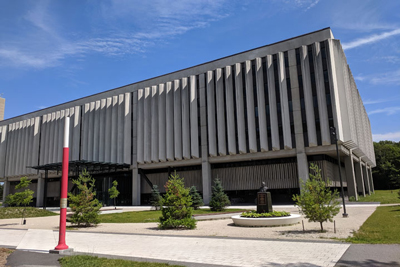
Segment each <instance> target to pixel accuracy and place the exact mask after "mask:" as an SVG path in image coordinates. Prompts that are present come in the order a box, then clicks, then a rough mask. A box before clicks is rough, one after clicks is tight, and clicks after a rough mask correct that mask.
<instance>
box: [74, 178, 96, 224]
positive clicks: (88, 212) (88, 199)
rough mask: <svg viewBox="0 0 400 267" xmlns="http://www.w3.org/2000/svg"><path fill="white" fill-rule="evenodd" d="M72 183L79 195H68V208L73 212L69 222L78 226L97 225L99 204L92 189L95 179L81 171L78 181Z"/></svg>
mask: <svg viewBox="0 0 400 267" xmlns="http://www.w3.org/2000/svg"><path fill="white" fill-rule="evenodd" d="M72 182H73V183H74V184H76V186H77V188H78V190H79V193H78V194H77V195H74V194H72V193H68V197H69V206H70V207H71V210H72V211H73V212H74V214H73V215H72V217H71V222H72V223H73V224H77V225H78V226H80V225H84V226H91V225H92V224H94V225H96V224H98V223H99V222H100V220H99V212H100V208H101V203H100V202H99V200H98V199H96V192H95V189H94V184H95V179H94V178H92V177H91V176H90V174H89V173H88V172H87V171H86V170H83V172H82V174H80V175H79V177H78V179H76V180H72Z"/></svg>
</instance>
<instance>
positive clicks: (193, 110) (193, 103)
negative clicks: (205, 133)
mask: <svg viewBox="0 0 400 267" xmlns="http://www.w3.org/2000/svg"><path fill="white" fill-rule="evenodd" d="M197 103H198V88H197V79H196V76H194V75H192V76H190V151H191V156H192V157H193V158H196V159H197V158H199V157H200V153H199V119H198V117H199V111H198V106H197Z"/></svg>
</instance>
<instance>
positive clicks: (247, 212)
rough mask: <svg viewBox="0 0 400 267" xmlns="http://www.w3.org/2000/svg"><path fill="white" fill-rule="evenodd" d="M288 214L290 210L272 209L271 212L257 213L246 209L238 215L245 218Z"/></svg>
mask: <svg viewBox="0 0 400 267" xmlns="http://www.w3.org/2000/svg"><path fill="white" fill-rule="evenodd" d="M285 216H290V212H286V211H273V212H265V213H257V212H256V211H254V210H252V211H246V212H243V213H242V214H241V215H240V217H245V218H268V217H285Z"/></svg>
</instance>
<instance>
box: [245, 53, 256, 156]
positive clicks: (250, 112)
mask: <svg viewBox="0 0 400 267" xmlns="http://www.w3.org/2000/svg"><path fill="white" fill-rule="evenodd" d="M245 64H246V75H245V78H246V107H247V132H248V134H249V150H250V153H254V152H257V136H256V120H255V109H254V92H253V90H254V88H253V70H252V64H251V61H250V60H246V62H245Z"/></svg>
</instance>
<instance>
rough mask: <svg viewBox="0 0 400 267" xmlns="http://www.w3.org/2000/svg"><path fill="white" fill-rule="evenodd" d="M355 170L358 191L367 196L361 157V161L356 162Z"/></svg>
mask: <svg viewBox="0 0 400 267" xmlns="http://www.w3.org/2000/svg"><path fill="white" fill-rule="evenodd" d="M354 166H355V168H354V170H355V175H356V182H357V183H356V184H357V192H358V194H359V195H362V196H363V197H365V187H364V177H363V171H362V164H361V158H360V160H359V162H355V163H354Z"/></svg>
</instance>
